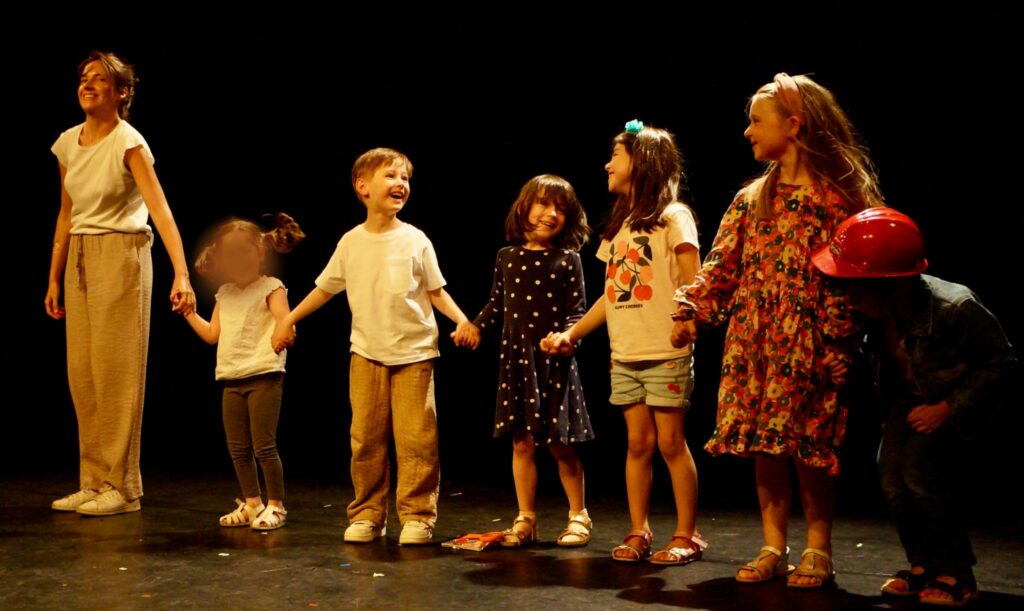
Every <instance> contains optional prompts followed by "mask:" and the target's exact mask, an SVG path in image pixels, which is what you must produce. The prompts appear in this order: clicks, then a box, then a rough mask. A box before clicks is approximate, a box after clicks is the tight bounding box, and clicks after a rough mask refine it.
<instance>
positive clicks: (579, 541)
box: [555, 509, 594, 547]
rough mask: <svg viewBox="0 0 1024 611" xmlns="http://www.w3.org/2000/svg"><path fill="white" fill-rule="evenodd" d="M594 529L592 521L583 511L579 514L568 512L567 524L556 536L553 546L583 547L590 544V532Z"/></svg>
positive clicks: (585, 511)
mask: <svg viewBox="0 0 1024 611" xmlns="http://www.w3.org/2000/svg"><path fill="white" fill-rule="evenodd" d="M593 529H594V521H593V520H591V519H590V514H588V513H587V510H586V509H584V510H583V511H581V512H579V513H572V512H569V524H568V525H567V526H566V527H565V530H563V531H562V532H560V533H559V534H558V539H556V540H555V544H556V545H559V546H561V547H583V546H584V545H586V544H587V543H590V531H591V530H593Z"/></svg>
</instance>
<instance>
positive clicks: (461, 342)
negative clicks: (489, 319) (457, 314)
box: [451, 320, 480, 350]
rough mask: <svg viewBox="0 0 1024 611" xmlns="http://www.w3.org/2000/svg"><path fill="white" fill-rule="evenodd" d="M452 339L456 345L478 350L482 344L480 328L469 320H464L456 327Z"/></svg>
mask: <svg viewBox="0 0 1024 611" xmlns="http://www.w3.org/2000/svg"><path fill="white" fill-rule="evenodd" d="M451 338H452V341H454V342H455V345H456V346H459V347H461V348H469V349H470V350H476V349H477V348H478V347H479V346H480V329H479V328H477V326H476V325H474V324H473V323H471V322H470V321H468V320H464V321H462V322H460V323H459V324H458V326H457V327H455V331H452V334H451Z"/></svg>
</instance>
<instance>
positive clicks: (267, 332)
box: [216, 276, 288, 380]
mask: <svg viewBox="0 0 1024 611" xmlns="http://www.w3.org/2000/svg"><path fill="white" fill-rule="evenodd" d="M278 289H284V284H283V283H282V282H281V281H280V280H278V279H277V278H273V277H271V276H260V279H259V280H257V281H255V282H253V283H252V284H249V285H247V286H246V287H244V288H239V286H238V285H237V284H235V283H233V282H230V283H228V284H224V285H222V286H221V287H220V290H218V291H217V305H218V306H220V307H219V310H218V314H217V315H218V317H220V338H219V339H218V340H217V372H216V377H217V379H218V380H240V379H242V378H248V377H249V376H255V375H261V374H264V373H275V372H279V371H284V363H285V358H286V357H287V354H288V352H287V350H282V351H281V353H280V354H275V353H274V347H273V345H272V344H271V337H272V336H273V335H274V327H275V326H276V325H277V320H275V319H274V314H273V313H272V312H271V311H270V306H269V305H267V297H269V296H270V294H271V293H273V292H274V291H276V290H278Z"/></svg>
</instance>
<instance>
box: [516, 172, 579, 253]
mask: <svg viewBox="0 0 1024 611" xmlns="http://www.w3.org/2000/svg"><path fill="white" fill-rule="evenodd" d="M536 201H541V202H545V203H554V204H555V206H557V207H558V209H559V210H560V211H561V212H562V213H563V214H564V215H565V224H564V225H563V226H562V231H561V233H559V234H558V235H557V236H555V239H554V240H553V242H552V245H553V246H555V247H556V248H565V249H567V250H573V251H578V250H579V249H580V248H582V247H583V245H584V244H586V243H587V237H588V236H589V235H590V226H589V225H587V213H586V212H584V211H583V206H582V205H581V204H580V200H579V198H578V197H576V190H575V189H573V188H572V185H571V184H569V181H568V180H566V179H564V178H562V177H561V176H555V175H553V174H541V175H540V176H534V177H533V178H531V179H530V180H528V181H527V182H526V184H525V185H523V188H522V189H520V190H519V197H517V198H516V201H515V203H514V204H512V209H511V210H509V211H508V217H507V218H506V219H505V239H507V240H508V241H509V242H512V243H513V244H522V243H524V242H526V240H527V238H526V234H528V233H530V232H531V231H533V230H534V229H535V227H534V226H533V225H531V224H530V207H531V206H532V205H533V203H534V202H536Z"/></svg>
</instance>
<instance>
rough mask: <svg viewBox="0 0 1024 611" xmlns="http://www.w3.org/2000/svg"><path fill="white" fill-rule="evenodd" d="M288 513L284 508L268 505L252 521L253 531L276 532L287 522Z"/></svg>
mask: <svg viewBox="0 0 1024 611" xmlns="http://www.w3.org/2000/svg"><path fill="white" fill-rule="evenodd" d="M287 516H288V511H287V510H285V508H284V507H278V506H277V505H268V506H267V507H266V509H264V510H263V511H261V512H260V515H259V516H257V517H256V519H255V520H253V521H252V529H253V530H277V529H278V528H281V527H282V526H284V525H285V522H287V521H288V518H287Z"/></svg>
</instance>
